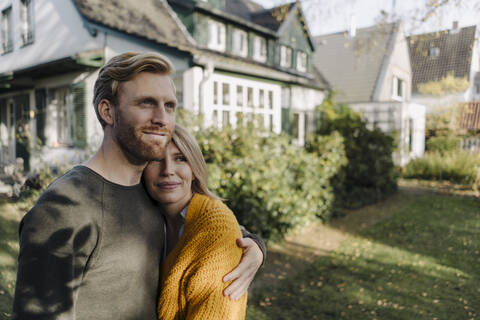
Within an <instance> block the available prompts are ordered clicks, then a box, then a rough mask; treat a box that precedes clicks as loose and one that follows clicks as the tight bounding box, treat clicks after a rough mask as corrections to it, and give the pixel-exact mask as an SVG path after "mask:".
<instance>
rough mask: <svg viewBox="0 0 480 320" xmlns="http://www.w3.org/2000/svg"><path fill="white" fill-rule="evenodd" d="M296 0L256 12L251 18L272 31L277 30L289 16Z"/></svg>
mask: <svg viewBox="0 0 480 320" xmlns="http://www.w3.org/2000/svg"><path fill="white" fill-rule="evenodd" d="M294 5H295V2H292V3H288V4H285V5H281V6H278V7H273V8H271V9H266V10H262V11H258V12H254V13H252V14H251V16H250V20H251V21H252V22H254V23H257V24H259V25H261V26H264V27H266V28H268V29H271V30H272V31H275V32H277V31H278V29H279V28H280V26H281V25H282V23H283V22H284V21H285V20H286V18H287V17H288V14H289V13H290V10H291V9H292V8H293V7H294Z"/></svg>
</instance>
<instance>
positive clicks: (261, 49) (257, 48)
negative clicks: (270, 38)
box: [253, 36, 267, 62]
mask: <svg viewBox="0 0 480 320" xmlns="http://www.w3.org/2000/svg"><path fill="white" fill-rule="evenodd" d="M253 59H255V60H257V61H261V62H265V61H267V41H266V40H265V38H262V37H259V36H255V37H254V40H253Z"/></svg>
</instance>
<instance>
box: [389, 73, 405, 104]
mask: <svg viewBox="0 0 480 320" xmlns="http://www.w3.org/2000/svg"><path fill="white" fill-rule="evenodd" d="M399 81H400V85H401V91H402V92H400V94H399V92H398V84H399ZM405 89H406V86H405V80H403V79H401V78H399V77H397V76H393V80H392V99H394V100H397V101H404V100H405V93H406V92H405V91H406V90H405Z"/></svg>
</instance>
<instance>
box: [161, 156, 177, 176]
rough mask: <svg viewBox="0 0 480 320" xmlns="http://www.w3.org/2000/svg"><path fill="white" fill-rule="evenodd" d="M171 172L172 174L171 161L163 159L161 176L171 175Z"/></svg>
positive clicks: (172, 166)
mask: <svg viewBox="0 0 480 320" xmlns="http://www.w3.org/2000/svg"><path fill="white" fill-rule="evenodd" d="M173 172H174V164H173V161H171V160H169V159H165V161H164V162H163V168H162V175H166V176H169V175H172V174H173Z"/></svg>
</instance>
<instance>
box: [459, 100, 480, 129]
mask: <svg viewBox="0 0 480 320" xmlns="http://www.w3.org/2000/svg"><path fill="white" fill-rule="evenodd" d="M459 111H460V112H459V117H458V126H459V127H460V128H461V129H467V130H480V102H469V103H465V104H463V105H462V106H460V110H459Z"/></svg>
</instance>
